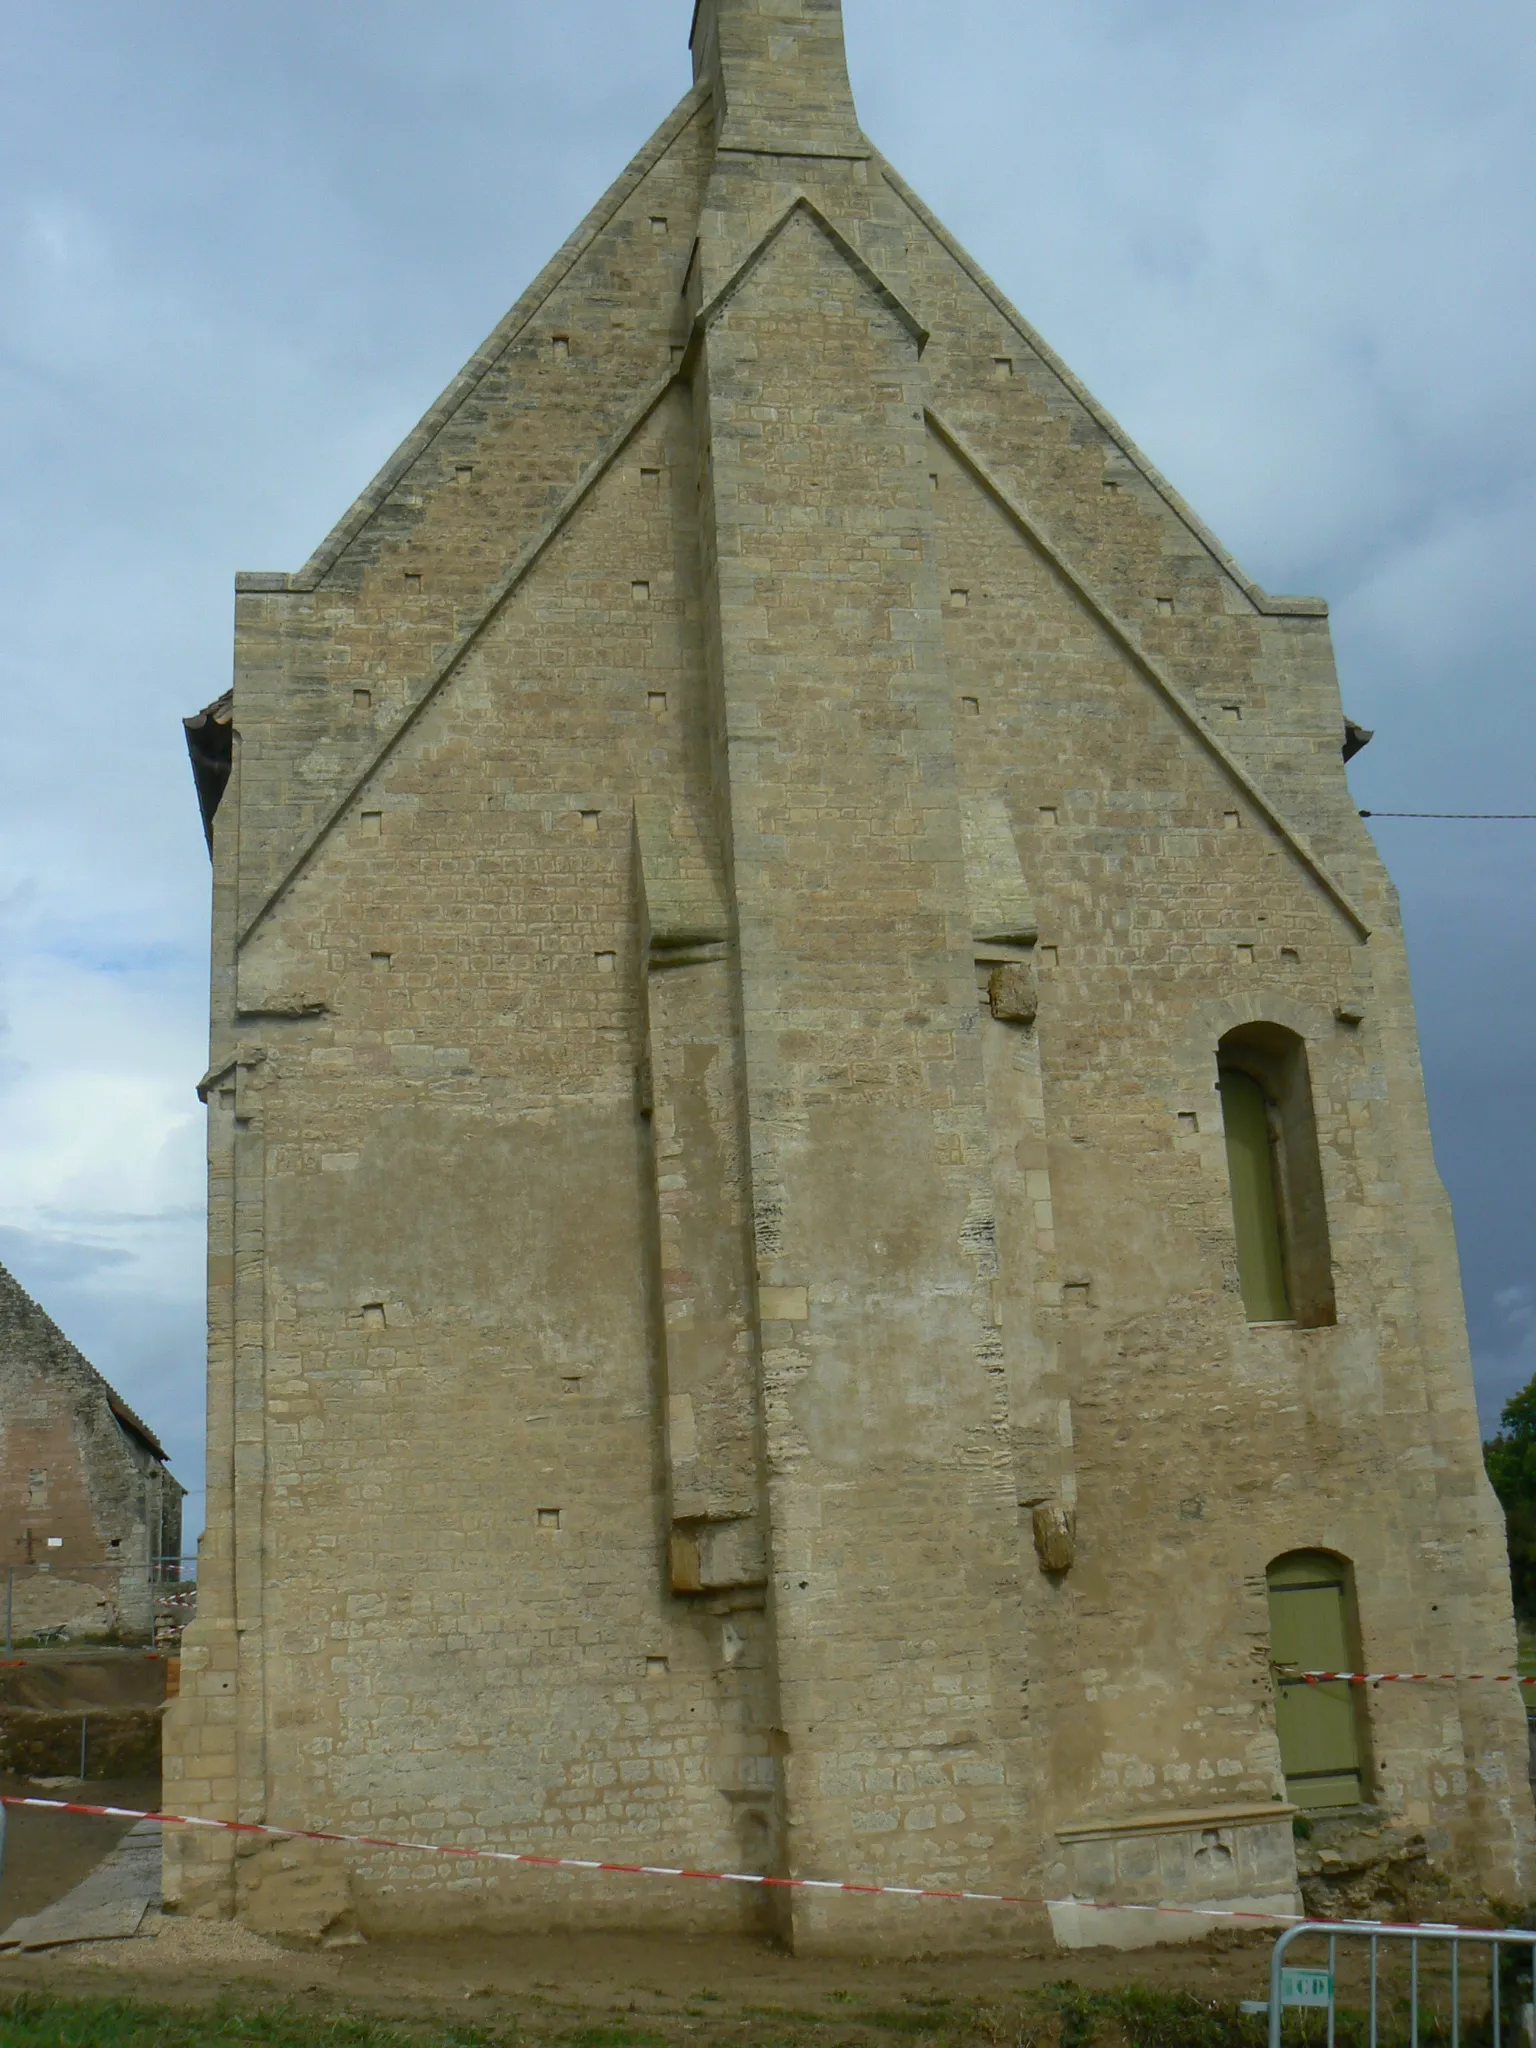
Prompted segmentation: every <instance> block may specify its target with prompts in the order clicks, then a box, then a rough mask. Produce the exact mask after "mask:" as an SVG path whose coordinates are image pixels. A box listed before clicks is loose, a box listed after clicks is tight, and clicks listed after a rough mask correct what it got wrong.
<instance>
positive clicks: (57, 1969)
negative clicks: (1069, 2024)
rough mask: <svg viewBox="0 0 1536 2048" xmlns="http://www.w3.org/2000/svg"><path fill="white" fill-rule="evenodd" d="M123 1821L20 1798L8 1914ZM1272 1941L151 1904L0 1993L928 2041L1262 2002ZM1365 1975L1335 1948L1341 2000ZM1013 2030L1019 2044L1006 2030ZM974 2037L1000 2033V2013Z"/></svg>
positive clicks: (54, 1890) (647, 2035)
mask: <svg viewBox="0 0 1536 2048" xmlns="http://www.w3.org/2000/svg"><path fill="white" fill-rule="evenodd" d="M6 1789H11V1788H10V1787H7V1788H6ZM157 1792H158V1787H157V1786H154V1785H153V1784H142V1783H138V1784H135V1783H128V1784H106V1783H102V1784H96V1783H93V1784H92V1785H91V1786H90V1788H89V1797H90V1798H91V1799H92V1800H93V1801H98V1800H99V1802H100V1803H102V1804H121V1805H124V1806H132V1807H140V1808H144V1807H153V1806H154V1804H155V1803H156V1799H155V1795H156V1794H157ZM54 1796H59V1797H66V1798H67V1797H69V1796H71V1795H70V1793H69V1792H68V1791H67V1790H66V1791H61V1792H59V1793H57V1794H55V1795H54ZM127 1826H128V1823H115V1822H107V1821H96V1820H89V1819H86V1818H83V1817H79V1816H75V1815H65V1814H47V1813H34V1812H28V1811H25V1810H21V1811H18V1810H17V1809H14V1808H13V1809H11V1832H10V1838H9V1845H8V1853H7V1857H6V1867H5V1871H4V1882H3V1884H0V1926H3V1925H5V1924H8V1922H9V1920H10V1919H11V1917H13V1916H14V1915H15V1914H17V1913H21V1912H35V1911H37V1910H38V1909H39V1908H40V1907H41V1906H43V1905H46V1904H48V1903H50V1902H51V1901H52V1900H53V1899H55V1898H58V1897H61V1896H62V1895H63V1893H64V1892H65V1891H67V1890H69V1889H70V1888H71V1886H73V1885H74V1884H75V1883H77V1882H78V1881H79V1879H80V1878H81V1877H83V1876H84V1875H85V1874H86V1872H87V1871H88V1870H89V1869H90V1868H91V1867H92V1866H93V1865H94V1863H95V1862H97V1861H99V1860H100V1857H101V1856H102V1855H104V1854H105V1853H106V1852H107V1850H108V1849H109V1848H110V1847H111V1846H112V1845H113V1844H114V1843H115V1842H116V1841H117V1840H119V1839H120V1838H121V1836H122V1834H123V1833H124V1832H125V1830H126V1827H127ZM941 1910H942V1909H941ZM1271 1941H1272V1937H1271V1936H1268V1935H1266V1934H1265V1933H1264V1932H1263V1931H1253V1932H1249V1931H1243V1932H1237V1931H1233V1932H1230V1933H1222V1934H1218V1935H1215V1936H1213V1937H1211V1938H1209V1939H1207V1940H1205V1941H1203V1942H1199V1943H1194V1944H1191V1945H1189V1946H1187V1947H1177V1948H1162V1949H1143V1950H1139V1951H1137V1952H1135V1953H1133V1954H1124V1953H1120V1952H1118V1951H1114V1950H1089V1951H1080V1952H1077V1953H1075V1954H1064V1953H1062V1952H1061V1951H1060V1950H1058V1949H1057V1948H1056V1947H1055V1946H1054V1944H1053V1943H1052V1942H1051V1941H1050V1938H1049V1934H1048V1931H1047V1928H1046V1926H1045V1923H1044V1921H1043V1919H1040V1920H1034V1919H1031V1918H1029V1917H1028V1916H1022V1917H1021V1923H1020V1940H1019V1943H1018V1946H1017V1948H1016V1949H1014V1950H1013V1951H1012V1952H1011V1953H1009V1954H1006V1955H998V1954H991V1955H986V1956H978V1957H971V1958H959V1959H949V1958H946V1959H935V1960H924V1959H921V1958H918V1957H913V1958H912V1959H910V1960H906V1961H897V1962H886V1961H883V1962H879V1963H873V1964H871V1963H861V1962H858V1961H848V1960H829V1959H823V1958H818V1957H800V1956H788V1955H785V1954H783V1953H781V1952H779V1951H777V1950H776V1949H774V1948H772V1947H770V1946H768V1945H766V1944H763V1943H758V1942H755V1941H752V1940H748V1939H745V1938H742V1939H734V1940H731V1939H719V1938H715V1939H699V1940H683V1939H677V1938H673V1937H663V1936H645V1935H614V1934H607V1933H604V1934H592V1935H586V1936H582V1935H574V1936H572V1935H565V1936H527V1935H520V1936H519V1935H498V1936H487V1935H473V1936H471V1935H465V1936H458V1937H452V1938H442V1939H433V1940H428V1939H417V1940H403V1939H402V1940H389V1941H384V1940H375V1941H371V1942H365V1941H363V1940H362V1939H361V1938H360V1937H357V1936H352V1937H350V1938H348V1941H347V1944H346V1945H343V1946H331V1947H327V1946H324V1945H320V1946H312V1945H301V1944H297V1943H294V1944H288V1943H280V1942H276V1941H270V1940H267V1939H264V1938H263V1937H261V1936H259V1935H256V1934H253V1933H251V1932H250V1931H248V1930H247V1929H244V1928H237V1927H232V1926H227V1925H223V1924H221V1923H216V1922H206V1921H193V1920H182V1919H179V1918H176V1917H174V1916H162V1915H156V1916H154V1917H152V1918H151V1920H150V1921H148V1922H147V1923H146V1927H145V1931H144V1932H143V1933H142V1934H141V1935H140V1936H139V1937H138V1938H137V1939H135V1940H133V1941H125V1942H105V1943H96V1944H89V1945H87V1944H81V1945H78V1946H75V1947H71V1948H67V1949H61V1950H55V1951H53V1952H51V1953H45V1954H39V1955H29V1956H9V1955H8V1956H0V1998H7V1997H9V1996H12V1995H14V1994H15V1993H17V1992H21V1991H36V1992H42V1993H47V1994H51V1995H52V1996H54V1997H60V1998H114V1999H115V1998H131V1999H135V2000H142V2001H145V2002H147V2003H152V2004H157V2005H173V2006H191V2007H200V2006H206V2005H212V2004H214V2003H217V2002H219V2001H223V2000H229V1999H233V2000H234V2001H236V2002H237V2003H238V2005H239V2006H240V2007H241V2009H242V2010H244V2009H258V2008H273V2007H281V2008H282V2009H283V2010H285V2011H287V2012H289V2013H293V2014H312V2015H314V2016H315V2017H316V2018H320V2017H323V2016H327V2015H335V2014H340V2013H347V2014H356V2015H363V2016H367V2017H371V2018H376V2019H388V2020H396V2021H413V2022H418V2023H423V2024H426V2025H428V2026H431V2025H433V2024H434V2023H435V2024H436V2025H445V2024H449V2023H452V2024H457V2025H460V2026H462V2025H465V2024H472V2025H474V2026H477V2027H484V2028H488V2029H493V2030H494V2029H499V2028H507V2027H515V2028H516V2029H517V2030H518V2031H519V2032H520V2033H522V2034H525V2035H531V2036H533V2037H535V2038H538V2037H548V2036H561V2035H565V2036H568V2037H570V2038H583V2039H590V2040H593V2041H595V2040H597V2039H598V2038H599V2036H598V2035H597V2034H595V2033H593V2032H592V2031H591V2030H592V2029H594V2028H599V2029H602V2028H606V2029H609V2030H614V2029H617V2033H610V2034H605V2035H604V2036H603V2038H605V2039H606V2038H614V2039H617V2038H622V2039H624V2040H626V2041H627V2040H630V2039H637V2038H641V2037H643V2038H644V2039H646V2040H648V2041H665V2042H677V2043H679V2044H684V2043H693V2044H697V2048H703V2044H704V2043H706V2042H709V2041H712V2040H714V2041H721V2042H725V2041H729V2042H733V2043H734V2042H751V2041H755V2040H764V2041H766V2040H767V2039H770V2038H772V2039H775V2040H782V2039H784V2038H785V2035H786V2032H788V2033H790V2034H793V2035H795V2036H798V2035H799V2034H800V2032H801V2030H802V2028H803V2029H804V2030H806V2031H807V2032H810V2033H815V2032H817V2031H819V2030H820V2029H821V2028H823V2027H826V2026H828V2025H834V2026H835V2027H836V2028H837V2029H838V2030H839V2033H840V2036H841V2037H843V2038H851V2037H852V2035H854V2034H855V2033H858V2032H860V2031H861V2030H862V2028H861V2023H862V2027H865V2028H874V2029H877V2030H882V2031H884V2032H885V2033H887V2034H888V2033H889V2031H890V2029H891V2027H892V2026H893V2025H894V2026H896V2027H897V2028H898V2030H900V2031H903V2032H909V2033H912V2034H919V2033H921V2032H922V2031H923V2030H924V2027H925V2024H926V2020H925V2016H926V2015H930V2014H931V2015H933V2016H934V2017H935V2018H937V2016H938V2015H939V2014H941V2013H944V2012H945V2011H946V2010H953V2011H956V2012H957V2013H958V2009H961V2008H963V2009H965V2010H966V2011H967V2012H980V2013H981V2014H982V2015H983V2017H985V2015H987V2014H995V2015H999V2016H1006V2015H1019V2014H1023V2013H1025V2012H1027V2011H1030V2010H1032V2009H1033V2007H1034V2002H1035V1998H1036V1995H1037V1994H1039V1993H1041V1992H1043V1991H1045V1990H1047V1989H1048V1988H1049V1987H1052V1986H1060V1985H1063V1984H1071V1985H1076V1986H1078V1987H1080V1989H1081V1990H1083V1991H1084V1992H1089V1993H1098V1992H1114V1991H1121V1990H1126V1989H1128V1988H1130V1987H1136V1988H1138V1989H1139V1990H1142V1991H1146V1992H1152V1993H1164V1994H1167V1993H1175V1994H1177V1993H1184V1994H1189V1995H1192V1996H1194V1997H1196V1998H1198V1999H1199V2000H1200V2001H1201V2002H1202V2003H1203V2004H1206V2005H1214V2006H1219V2007H1222V2008H1225V2009H1226V2010H1227V2011H1228V2012H1230V2011H1232V2009H1233V2008H1235V2007H1236V2005H1237V2004H1238V2002H1239V2001H1240V2000H1242V1999H1256V1998H1262V1997H1264V1996H1265V1994H1266V1988H1267V1973H1268V1961H1269V1951H1270V1947H1271ZM1301 1960H1317V1961H1321V1960H1322V1957H1321V1954H1319V1955H1318V1956H1317V1957H1316V1958H1315V1959H1314V1958H1301ZM1355 1974H1356V1972H1355V1971H1354V1969H1353V1967H1352V1966H1351V1964H1350V1962H1349V1961H1348V1960H1347V1959H1341V1994H1342V1995H1343V1996H1344V1997H1346V1998H1347V1997H1348V1995H1349V1991H1350V1988H1351V1979H1352V1977H1353V1976H1354V1975H1355ZM1361 1988H1362V1989H1363V1984H1362V1987H1361ZM1005 2031H1006V2032H1007V2033H1008V2038H1009V2039H1012V2038H1013V2037H1014V2031H1015V2030H1014V2029H1013V2028H1012V2026H1011V2025H1010V2026H1009V2027H1007V2028H1005ZM977 2038H978V2039H989V2038H990V2033H989V2032H988V2030H987V2027H986V2026H983V2028H982V2032H981V2033H980V2034H979V2035H978V2036H977ZM999 2038H1001V2036H1000V2037H999ZM1019 2038H1024V2036H1023V2034H1022V2033H1020V2034H1019ZM1030 2038H1034V2036H1033V2035H1031V2036H1030Z"/></svg>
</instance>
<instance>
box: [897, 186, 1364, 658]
mask: <svg viewBox="0 0 1536 2048" xmlns="http://www.w3.org/2000/svg"><path fill="white" fill-rule="evenodd" d="M874 161H875V164H876V166H877V168H878V169H879V172H880V175H881V176H882V177H883V178H884V179H885V182H886V183H887V184H888V185H889V186H890V188H891V190H892V191H893V192H894V193H895V194H896V196H897V197H898V198H899V199H900V200H902V201H903V202H904V203H905V204H906V205H907V206H908V207H910V208H911V210H912V212H913V213H914V214H915V215H916V216H917V218H918V220H920V221H921V222H922V224H923V226H924V227H925V228H926V229H927V230H928V232H929V233H930V234H931V235H932V236H933V238H934V240H935V241H936V242H938V244H939V246H940V247H941V248H942V249H943V250H944V251H945V253H946V254H947V255H948V256H949V257H950V258H951V259H952V260H953V261H954V262H955V263H957V264H958V265H959V266H960V268H961V270H963V271H964V272H965V274H966V276H967V277H968V278H969V279H970V280H971V282H972V284H974V285H975V287H976V289H977V290H978V291H979V292H981V294H982V295H983V297H985V298H986V299H987V300H989V301H990V303H991V305H992V307H993V308H994V310H995V311H996V312H998V313H999V314H1001V316H1002V317H1003V319H1004V320H1006V321H1007V322H1008V325H1009V326H1010V327H1012V328H1013V330H1014V332H1015V333H1016V334H1017V335H1018V336H1019V338H1020V340H1021V341H1023V342H1025V343H1026V344H1027V346H1028V347H1029V348H1031V349H1032V350H1033V351H1034V352H1035V354H1036V355H1037V356H1038V357H1039V358H1040V360H1041V362H1042V363H1044V364H1045V366H1046V368H1047V369H1048V370H1049V371H1050V372H1051V374H1052V375H1053V376H1054V377H1056V378H1058V379H1059V380H1060V382H1061V384H1062V386H1063V388H1064V389H1065V390H1066V391H1067V392H1068V393H1070V395H1071V396H1072V398H1073V399H1075V400H1076V402H1077V403H1078V404H1079V405H1080V406H1081V407H1082V408H1083V410H1084V411H1085V412H1086V413H1087V414H1088V415H1089V416H1090V417H1091V418H1092V419H1093V420H1094V421H1095V423H1096V424H1097V425H1098V426H1100V427H1102V428H1103V429H1104V432H1105V433H1106V434H1107V435H1108V436H1109V437H1110V439H1111V440H1112V441H1113V442H1114V444H1115V446H1116V447H1117V448H1118V449H1119V450H1120V452H1121V454H1122V455H1124V456H1125V458H1126V460H1127V461H1128V462H1129V463H1130V464H1131V465H1132V467H1133V468H1134V469H1136V470H1137V471H1139V473H1140V474H1141V476H1142V477H1143V478H1144V479H1145V481H1146V482H1147V484H1149V485H1150V487H1151V488H1152V490H1153V491H1154V492H1155V493H1156V494H1157V496H1158V497H1160V498H1161V499H1162V501H1163V503H1164V504H1165V505H1166V506H1167V507H1168V509H1169V511H1170V512H1172V513H1173V515H1174V517H1175V518H1176V519H1177V520H1178V521H1179V522H1180V524H1181V525H1183V526H1185V527H1187V528H1188V530H1189V531H1190V533H1192V534H1193V535H1194V537H1195V539H1196V540H1198V541H1199V543H1200V545H1201V546H1202V547H1203V548H1204V549H1205V551H1206V553H1207V554H1209V555H1210V557H1211V559H1212V560H1213V561H1214V562H1215V563H1216V564H1217V566H1218V567H1219V568H1220V569H1222V570H1223V571H1224V572H1225V573H1226V575H1227V576H1229V577H1230V578H1231V580H1232V582H1233V583H1234V584H1235V585H1236V586H1237V588H1238V589H1239V590H1240V591H1241V592H1242V593H1243V595H1244V596H1245V597H1246V598H1247V599H1248V601H1249V603H1250V604H1251V605H1252V606H1253V608H1254V610H1255V611H1256V612H1259V613H1262V614H1263V615H1264V616H1265V617H1268V618H1299V619H1326V618H1327V617H1328V600H1327V598H1325V597H1276V596H1274V595H1273V594H1272V593H1271V592H1270V591H1267V590H1265V589H1264V588H1263V586H1262V585H1261V584H1258V583H1255V582H1254V580H1253V578H1252V577H1251V576H1250V575H1249V574H1248V572H1247V570H1246V569H1244V568H1243V566H1242V564H1241V563H1240V562H1239V561H1238V560H1237V559H1236V557H1235V556H1234V555H1232V554H1231V553H1230V552H1229V551H1228V550H1227V549H1226V548H1224V547H1223V546H1222V544H1221V542H1220V541H1219V540H1218V539H1217V538H1216V536H1215V534H1214V533H1212V531H1211V529H1210V528H1209V527H1208V526H1207V525H1206V523H1205V521H1204V520H1203V519H1202V518H1201V517H1200V515H1199V514H1198V513H1197V512H1196V511H1195V510H1194V509H1193V508H1192V507H1191V506H1190V505H1189V504H1187V503H1186V502H1185V500H1184V499H1183V498H1182V497H1181V496H1180V495H1179V493H1178V491H1176V490H1175V489H1174V487H1173V485H1172V484H1171V483H1169V481H1168V479H1167V478H1166V477H1165V476H1164V475H1163V473H1162V471H1161V470H1160V469H1158V468H1157V467H1156V465H1155V464H1154V463H1153V462H1152V461H1151V460H1150V459H1149V457H1147V456H1146V455H1144V454H1143V453H1142V451H1141V450H1140V448H1138V447H1137V445H1136V443H1135V442H1134V441H1133V440H1132V439H1131V437H1130V435H1129V434H1128V433H1127V432H1126V431H1125V429H1124V427H1122V426H1121V424H1120V422H1119V421H1118V420H1117V419H1116V418H1115V417H1114V415H1113V414H1112V413H1111V412H1109V411H1108V410H1107V409H1106V408H1105V407H1104V406H1102V405H1101V404H1100V403H1099V401H1098V400H1097V399H1096V398H1095V397H1094V395H1093V393H1092V392H1091V391H1090V390H1089V389H1088V388H1087V386H1086V385H1085V384H1082V383H1080V382H1079V380H1078V379H1077V377H1075V376H1074V375H1073V373H1072V371H1071V370H1070V369H1069V368H1068V366H1067V364H1066V363H1064V362H1063V361H1062V359H1061V357H1060V356H1059V355H1057V353H1056V351H1055V350H1054V349H1053V348H1052V347H1051V345H1050V343H1049V342H1047V341H1046V340H1045V339H1044V337H1043V336H1042V335H1041V334H1039V333H1038V332H1037V331H1036V330H1035V329H1034V328H1033V327H1031V326H1030V324H1029V322H1028V321H1027V320H1026V319H1025V318H1024V315H1023V314H1022V313H1021V312H1020V311H1019V310H1018V308H1017V307H1016V306H1015V305H1014V304H1013V303H1012V301H1011V300H1010V299H1009V298H1008V297H1007V296H1006V295H1005V294H1004V292H1003V290H1002V288H1001V287H1000V286H999V285H996V284H994V283H993V281H992V279H991V278H990V277H989V276H988V275H987V273H986V272H985V271H984V270H983V269H982V267H981V265H980V264H979V263H978V262H977V261H976V259H975V257H974V256H972V255H971V254H970V252H969V251H968V250H967V249H966V248H964V246H963V245H962V244H961V243H960V242H958V241H956V239H955V237H954V236H953V235H952V234H951V233H950V231H949V229H948V228H946V227H945V225H944V223H943V222H942V221H941V220H940V219H939V218H938V216H937V215H936V214H934V213H932V212H930V211H929V209H928V207H927V206H925V205H924V203H923V201H922V200H921V198H919V196H918V194H917V193H916V192H914V191H913V189H912V187H911V186H910V185H909V184H908V183H907V181H906V179H905V178H903V177H902V175H901V173H900V172H899V171H897V170H896V169H895V167H894V166H893V165H892V164H890V163H889V162H888V161H887V160H886V159H885V158H884V157H883V156H881V155H880V154H879V152H878V151H876V153H875V159H874Z"/></svg>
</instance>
